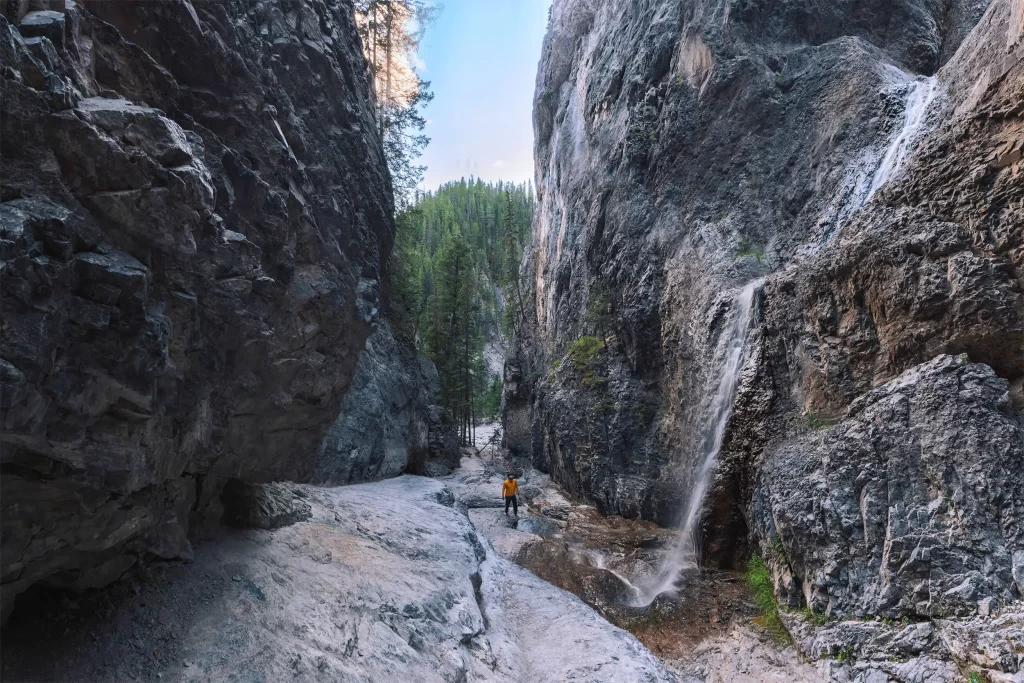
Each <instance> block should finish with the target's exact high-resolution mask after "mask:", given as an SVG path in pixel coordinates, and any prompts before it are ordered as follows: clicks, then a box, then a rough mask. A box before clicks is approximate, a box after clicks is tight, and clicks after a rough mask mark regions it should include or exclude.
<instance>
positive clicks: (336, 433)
mask: <svg viewBox="0 0 1024 683" xmlns="http://www.w3.org/2000/svg"><path fill="white" fill-rule="evenodd" d="M439 392H440V386H439V384H438V380H437V370H436V369H435V368H434V364H433V363H431V362H430V361H429V359H427V358H425V357H423V356H417V354H416V352H415V350H414V349H413V348H412V347H411V345H409V344H404V343H402V342H400V341H399V340H397V339H395V336H394V335H393V334H392V331H391V327H390V325H388V324H387V323H383V324H381V325H380V326H378V328H377V329H376V330H375V331H374V333H373V334H372V335H371V336H370V338H369V339H368V340H367V342H366V348H365V349H363V352H362V353H361V354H360V356H359V362H358V364H357V365H356V373H355V375H354V376H353V378H352V384H351V385H350V386H349V389H348V393H347V394H346V395H345V398H344V400H343V401H342V404H341V412H340V413H339V415H338V419H337V420H335V422H334V424H333V425H331V427H330V429H328V430H327V434H326V435H325V436H324V440H323V444H322V446H321V448H322V450H321V453H320V459H319V461H318V462H317V470H316V473H315V475H314V480H315V481H317V482H321V483H327V484H351V483H354V482H360V481H371V480H374V479H383V478H386V477H394V476H397V475H399V474H402V473H403V472H408V473H412V474H423V473H424V471H425V468H426V464H427V459H428V458H432V459H434V460H437V461H440V462H442V463H446V464H448V465H449V466H451V465H453V464H454V465H457V464H458V456H459V452H458V446H457V443H456V444H452V443H450V438H449V437H450V436H455V434H454V429H450V428H449V427H450V425H447V424H446V423H445V422H444V420H443V419H442V416H443V413H442V411H441V410H440V407H439V406H438V405H437V399H438V394H439ZM456 439H457V437H456ZM453 458H454V459H455V460H454V463H453V461H452V459H453Z"/></svg>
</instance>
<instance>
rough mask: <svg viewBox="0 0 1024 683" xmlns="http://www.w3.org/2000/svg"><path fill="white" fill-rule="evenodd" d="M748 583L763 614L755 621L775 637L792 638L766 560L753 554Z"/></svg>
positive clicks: (784, 639) (749, 566)
mask: <svg viewBox="0 0 1024 683" xmlns="http://www.w3.org/2000/svg"><path fill="white" fill-rule="evenodd" d="M747 585H748V586H750V590H751V592H752V593H753V596H754V604H755V605H757V608H758V610H759V611H760V612H761V616H759V617H757V618H756V619H754V621H755V623H757V624H758V625H759V626H761V627H762V628H764V629H765V631H767V632H768V633H769V635H771V636H772V637H773V638H776V639H778V640H780V641H788V640H790V636H789V632H788V631H787V630H786V626H785V625H784V624H783V623H782V619H781V618H780V617H779V603H778V601H777V600H776V599H775V587H774V586H773V585H772V576H771V573H770V572H769V571H768V565H766V564H765V562H764V560H763V559H762V558H761V557H759V556H757V555H753V556H751V558H750V561H749V562H748V563H747Z"/></svg>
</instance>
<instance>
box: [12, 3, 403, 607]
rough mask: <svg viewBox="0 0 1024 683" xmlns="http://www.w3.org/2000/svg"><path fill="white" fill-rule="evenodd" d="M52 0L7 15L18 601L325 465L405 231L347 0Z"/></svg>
mask: <svg viewBox="0 0 1024 683" xmlns="http://www.w3.org/2000/svg"><path fill="white" fill-rule="evenodd" d="M50 4H54V3H50ZM57 4H59V6H58V7H52V6H49V5H48V6H47V7H45V8H42V6H40V7H35V6H33V7H32V8H28V5H29V3H26V2H8V3H4V7H3V9H4V15H3V16H0V62H2V63H3V65H4V66H3V74H2V75H3V80H2V98H3V122H2V131H0V133H2V136H3V149H2V152H3V166H4V174H3V180H2V187H0V189H2V197H0V199H2V202H3V203H2V204H0V224H2V234H0V250H2V259H3V261H2V278H3V282H2V290H3V291H2V294H3V299H2V305H3V322H2V334H3V339H2V353H0V356H2V359H3V360H2V361H0V364H2V373H3V397H2V402H3V406H2V418H0V419H2V440H3V496H2V499H3V515H2V516H3V541H2V543H3V545H2V552H0V554H2V557H3V560H2V567H0V581H2V590H3V594H2V597H3V607H4V610H5V611H6V610H9V609H10V607H11V605H12V600H11V597H12V596H13V595H15V594H17V593H19V592H20V591H22V590H24V589H25V588H27V587H28V586H30V585H32V584H34V583H37V582H41V581H42V582H46V583H47V584H50V585H68V586H76V587H85V586H92V585H99V584H102V583H105V582H107V581H109V580H111V579H113V578H116V577H117V576H118V575H119V574H120V573H121V572H123V571H124V570H125V569H126V568H127V567H128V566H130V565H131V564H132V563H133V562H135V560H136V558H138V557H145V556H154V555H155V556H158V557H165V558H170V557H180V556H187V555H189V554H190V553H191V549H190V547H189V542H188V540H187V533H186V532H187V530H188V528H189V518H190V517H193V518H195V517H196V516H197V515H198V516H199V517H200V518H201V517H202V514H200V513H201V512H202V511H203V510H206V509H211V510H212V509H216V508H217V505H216V504H215V498H216V491H215V490H214V489H216V486H218V484H216V482H218V481H219V482H221V483H222V482H223V481H224V480H225V479H227V478H234V479H240V480H247V481H269V480H273V479H284V478H290V479H308V478H310V477H312V476H313V475H314V473H315V471H316V463H317V454H318V452H319V450H320V449H319V447H320V443H321V440H322V439H323V436H324V433H325V431H326V429H327V427H328V426H329V425H330V424H331V423H332V422H333V421H334V420H335V419H336V418H337V415H338V413H339V409H340V407H341V404H342V400H343V397H344V395H345V391H346V389H347V387H348V386H349V383H350V381H351V379H352V376H353V372H354V369H355V365H356V359H357V356H358V354H359V352H360V351H361V350H362V348H363V345H364V342H365V340H366V338H367V337H368V336H369V334H370V333H371V331H372V326H373V325H374V323H375V321H376V318H377V317H378V310H379V308H380V303H379V301H378V298H379V292H380V289H381V287H380V282H379V281H380V278H381V272H382V264H383V261H384V259H385V258H386V257H387V254H388V252H389V250H390V246H391V240H392V232H393V225H392V219H391V212H392V197H391V188H390V181H389V179H388V175H387V170H386V166H385V163H384V158H383V153H382V149H381V144H380V140H379V139H378V137H377V135H376V133H375V125H374V121H373V107H372V103H371V99H370V98H371V93H370V87H369V84H368V79H367V75H366V69H365V65H364V61H363V58H362V55H361V52H360V47H359V41H358V38H357V35H356V30H355V25H354V19H353V16H352V7H351V6H350V4H349V3H347V2H334V1H332V2H324V1H318V2H309V3H305V2H304V3H299V4H289V3H277V2H248V1H245V2H242V1H239V2H217V3H198V4H195V5H193V4H191V3H189V2H187V1H181V2H154V3H148V2H138V3H113V2H83V3H81V4H78V3H73V2H68V3H66V4H65V3H57ZM27 9H38V10H40V11H31V12H27V13H26V10H27ZM44 9H45V11H43V10H44ZM12 22H13V23H12ZM211 506H212V507H211Z"/></svg>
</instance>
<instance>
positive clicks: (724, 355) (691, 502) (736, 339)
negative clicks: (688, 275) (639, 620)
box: [632, 279, 764, 607]
mask: <svg viewBox="0 0 1024 683" xmlns="http://www.w3.org/2000/svg"><path fill="white" fill-rule="evenodd" d="M763 282H764V280H761V279H759V280H754V281H753V282H751V283H749V284H747V285H746V286H745V287H744V288H743V289H742V290H741V291H740V293H739V294H738V295H737V296H736V298H735V300H734V301H733V306H732V310H731V311H730V318H729V322H728V325H727V326H726V328H725V329H724V330H722V336H721V337H720V338H719V340H718V350H717V353H716V357H720V358H721V365H720V367H721V370H720V375H719V379H718V387H717V390H716V392H715V395H714V398H713V401H712V404H711V420H710V421H709V423H708V424H707V425H706V426H705V428H704V435H703V438H702V439H701V446H700V452H699V453H698V458H697V467H696V470H695V476H694V479H693V486H692V487H691V489H690V495H689V498H688V500H687V503H686V510H685V513H684V515H683V517H682V518H681V524H680V527H679V535H678V536H677V537H676V541H675V542H674V543H673V544H672V546H670V547H669V549H668V552H667V553H666V555H665V558H664V560H663V561H662V563H661V567H660V568H659V570H658V573H657V574H656V576H655V577H654V580H653V581H651V582H650V584H649V585H648V586H647V587H646V588H644V589H643V590H640V591H639V593H638V595H637V598H636V599H635V600H634V601H633V602H632V605H633V606H635V607H646V606H647V605H649V604H651V603H652V602H654V599H655V598H657V597H658V596H659V595H661V594H662V593H671V592H674V591H675V590H676V589H677V588H678V582H679V579H680V575H681V574H682V572H683V571H685V570H687V569H694V568H696V567H697V562H698V559H699V558H698V547H699V544H698V539H697V524H698V522H699V521H700V511H701V507H702V506H703V504H704V496H705V495H707V492H708V488H709V487H710V486H711V480H712V478H713V477H714V474H715V467H716V463H717V461H718V452H719V450H721V448H722V439H723V438H724V436H725V428H726V425H727V424H728V422H729V415H730V414H731V413H732V401H733V398H734V397H735V395H736V388H737V387H738V386H739V382H740V371H741V370H742V369H743V363H744V361H746V357H747V355H746V347H747V344H746V341H747V334H748V333H749V332H750V322H751V313H752V311H753V307H754V296H755V295H756V293H757V291H758V290H759V289H760V287H761V285H762V283H763Z"/></svg>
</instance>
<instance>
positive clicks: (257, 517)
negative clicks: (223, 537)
mask: <svg viewBox="0 0 1024 683" xmlns="http://www.w3.org/2000/svg"><path fill="white" fill-rule="evenodd" d="M306 496H307V494H306V493H305V492H304V491H303V490H302V489H300V488H296V487H295V486H293V485H289V484H248V483H246V482H244V481H239V480H238V479H231V480H230V481H228V482H227V484H225V486H224V491H223V492H222V493H221V496H220V499H221V502H222V504H223V505H224V521H225V522H226V523H228V524H230V525H231V526H234V527H239V528H241V529H277V528H278V527H282V526H288V525H289V524H295V523H296V522H301V521H303V520H306V519H309V518H310V517H311V516H312V514H313V513H312V512H311V511H310V507H309V503H307V502H306V501H305V500H303V499H304V498H306Z"/></svg>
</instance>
